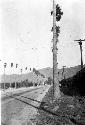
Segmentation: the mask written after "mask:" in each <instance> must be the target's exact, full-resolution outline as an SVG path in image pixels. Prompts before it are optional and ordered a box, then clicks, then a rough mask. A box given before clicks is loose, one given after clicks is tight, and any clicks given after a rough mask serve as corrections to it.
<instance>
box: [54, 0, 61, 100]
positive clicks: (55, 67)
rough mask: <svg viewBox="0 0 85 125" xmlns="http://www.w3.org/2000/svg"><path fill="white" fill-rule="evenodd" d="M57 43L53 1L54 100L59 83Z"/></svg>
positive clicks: (57, 95) (58, 91)
mask: <svg viewBox="0 0 85 125" xmlns="http://www.w3.org/2000/svg"><path fill="white" fill-rule="evenodd" d="M57 42H58V37H57V34H56V4H55V0H53V94H54V100H55V99H56V98H58V97H60V89H59V81H58V63H57V50H58V49H57Z"/></svg>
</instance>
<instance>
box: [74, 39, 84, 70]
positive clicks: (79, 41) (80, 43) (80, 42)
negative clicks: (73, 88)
mask: <svg viewBox="0 0 85 125" xmlns="http://www.w3.org/2000/svg"><path fill="white" fill-rule="evenodd" d="M74 41H78V43H79V45H80V52H81V69H82V68H83V58H82V42H83V41H85V39H79V40H74Z"/></svg>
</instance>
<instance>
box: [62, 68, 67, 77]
mask: <svg viewBox="0 0 85 125" xmlns="http://www.w3.org/2000/svg"><path fill="white" fill-rule="evenodd" d="M65 67H66V66H63V72H62V77H63V78H64V79H65V74H64V72H65Z"/></svg>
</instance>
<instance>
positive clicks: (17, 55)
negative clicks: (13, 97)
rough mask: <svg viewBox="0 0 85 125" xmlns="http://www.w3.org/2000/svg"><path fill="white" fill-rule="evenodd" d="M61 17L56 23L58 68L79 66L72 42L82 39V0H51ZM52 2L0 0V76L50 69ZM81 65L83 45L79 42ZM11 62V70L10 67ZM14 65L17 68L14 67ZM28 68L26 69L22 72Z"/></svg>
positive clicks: (76, 47) (84, 8)
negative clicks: (34, 69) (58, 32)
mask: <svg viewBox="0 0 85 125" xmlns="http://www.w3.org/2000/svg"><path fill="white" fill-rule="evenodd" d="M55 1H56V4H59V5H60V7H61V9H62V11H63V16H62V18H61V21H60V22H59V23H56V25H59V26H60V35H59V43H58V68H62V66H63V65H65V66H66V67H72V66H75V65H79V64H80V48H79V45H78V43H77V42H74V40H76V39H80V38H81V39H85V0H82V1H81V0H55ZM51 11H52V0H1V1H0V60H1V61H0V69H1V70H0V74H2V73H3V71H4V69H3V64H4V63H5V62H6V63H7V68H6V71H5V72H6V74H15V73H17V74H18V73H20V69H21V68H22V69H23V73H27V72H29V69H30V68H33V67H34V68H36V69H42V68H45V67H52V65H53V60H52V59H53V54H52V44H53V43H52V42H51V41H52V38H53V34H52V32H51V28H52V25H53V22H52V21H53V18H52V16H51V14H50V12H51ZM83 61H84V64H85V42H83ZM11 63H14V66H13V68H11V67H10V64H11ZM16 63H18V68H17V69H16V68H15V64H16ZM25 67H28V70H27V71H26V70H25Z"/></svg>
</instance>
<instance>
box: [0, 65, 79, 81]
mask: <svg viewBox="0 0 85 125" xmlns="http://www.w3.org/2000/svg"><path fill="white" fill-rule="evenodd" d="M79 70H80V66H75V67H70V68H65V72H64V74H65V78H69V77H71V76H73V75H75V74H76V73H77V72H78V71H79ZM62 71H63V69H59V81H60V80H62V79H63V77H62ZM39 72H40V73H41V74H42V75H44V76H45V78H43V77H42V76H41V75H36V74H35V73H34V72H30V73H28V74H22V75H18V74H13V75H5V82H7V83H8V82H11V83H12V82H20V81H24V80H26V79H28V81H31V82H38V81H43V80H46V79H47V78H48V77H51V78H52V74H53V70H52V68H50V67H48V68H43V69H40V70H39ZM1 82H2V83H3V82H4V76H3V75H2V76H1Z"/></svg>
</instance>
